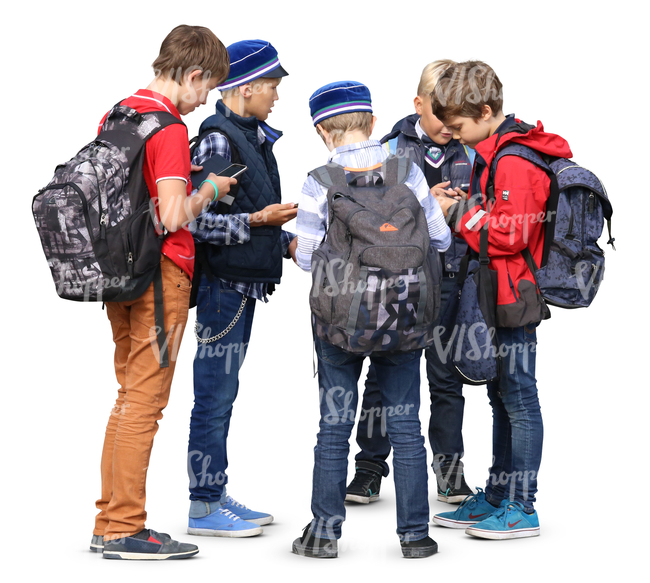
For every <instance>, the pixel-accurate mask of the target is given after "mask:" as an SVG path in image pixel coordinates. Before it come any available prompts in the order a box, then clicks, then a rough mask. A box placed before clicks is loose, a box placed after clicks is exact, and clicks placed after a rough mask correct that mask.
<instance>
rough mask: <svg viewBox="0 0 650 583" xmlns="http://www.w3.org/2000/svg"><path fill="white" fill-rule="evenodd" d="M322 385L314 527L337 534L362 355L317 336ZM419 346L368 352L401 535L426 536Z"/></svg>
mask: <svg viewBox="0 0 650 583" xmlns="http://www.w3.org/2000/svg"><path fill="white" fill-rule="evenodd" d="M316 353H317V355H318V380H319V386H320V393H319V398H320V413H321V418H320V431H319V433H318V438H317V443H316V447H315V448H314V477H313V489H312V499H311V509H312V513H313V515H314V519H313V521H312V532H313V533H314V535H315V536H317V537H320V538H328V539H338V538H340V536H341V525H342V523H343V521H344V520H345V505H344V500H345V486H346V478H347V470H348V453H349V451H350V444H349V439H350V434H351V433H352V428H353V427H354V418H355V414H356V410H357V403H358V393H357V382H358V380H359V376H360V374H361V368H362V365H363V360H364V357H363V356H362V355H359V354H353V353H351V352H346V351H344V350H341V349H340V348H337V347H335V346H332V345H331V344H329V343H327V342H323V341H321V340H320V339H318V338H316ZM420 356H421V351H419V350H417V351H414V352H406V353H381V354H374V355H371V356H370V360H371V362H372V364H373V366H374V367H375V370H376V371H377V375H378V378H379V390H380V392H381V399H382V403H383V406H384V407H385V410H384V416H383V418H384V421H385V427H386V430H387V432H388V439H389V441H390V444H391V446H392V447H393V470H394V478H395V491H396V498H397V534H398V535H399V537H400V540H411V541H414V540H420V539H423V538H425V537H426V536H427V534H428V531H429V527H428V519H429V502H428V499H427V495H428V494H427V463H426V451H425V449H424V438H423V437H422V435H421V433H420V419H419V416H418V411H419V408H420Z"/></svg>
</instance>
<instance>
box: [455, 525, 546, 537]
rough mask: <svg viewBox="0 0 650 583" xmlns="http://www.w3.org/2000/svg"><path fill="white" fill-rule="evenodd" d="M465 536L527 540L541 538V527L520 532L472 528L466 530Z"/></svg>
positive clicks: (524, 529)
mask: <svg viewBox="0 0 650 583" xmlns="http://www.w3.org/2000/svg"><path fill="white" fill-rule="evenodd" d="M465 534H469V535H471V536H475V537H478V538H488V539H490V540H507V539H511V538H527V537H529V536H539V526H538V527H537V528H520V529H518V530H511V531H502V530H484V529H481V528H472V527H471V526H470V527H469V528H467V529H466V530H465Z"/></svg>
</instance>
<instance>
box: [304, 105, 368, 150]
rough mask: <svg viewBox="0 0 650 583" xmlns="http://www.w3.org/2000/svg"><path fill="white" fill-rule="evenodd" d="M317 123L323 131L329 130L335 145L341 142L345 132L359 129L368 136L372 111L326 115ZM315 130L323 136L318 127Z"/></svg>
mask: <svg viewBox="0 0 650 583" xmlns="http://www.w3.org/2000/svg"><path fill="white" fill-rule="evenodd" d="M318 125H320V126H321V127H322V128H323V129H324V130H325V131H327V132H329V134H330V137H331V138H332V143H333V144H334V145H335V146H337V145H340V144H341V142H342V140H343V136H344V135H345V134H346V133H347V132H353V131H354V130H360V131H362V132H363V133H364V134H366V135H367V136H369V135H370V132H371V131H372V113H370V112H369V111H354V112H352V113H342V114H341V115H335V116H333V117H328V118H327V119H324V120H323V121H321V122H319V124H318ZM316 131H317V132H318V134H319V135H320V136H321V137H323V136H322V134H321V133H320V131H319V130H318V128H316Z"/></svg>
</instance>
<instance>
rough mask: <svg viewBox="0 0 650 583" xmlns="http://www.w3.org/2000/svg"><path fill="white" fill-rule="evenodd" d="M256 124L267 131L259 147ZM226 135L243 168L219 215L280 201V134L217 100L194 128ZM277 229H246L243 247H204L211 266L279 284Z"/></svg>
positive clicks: (234, 276) (231, 276) (232, 276)
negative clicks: (231, 196)
mask: <svg viewBox="0 0 650 583" xmlns="http://www.w3.org/2000/svg"><path fill="white" fill-rule="evenodd" d="M258 125H259V126H260V127H261V128H262V130H263V131H264V133H265V135H266V140H265V141H264V142H263V143H262V144H261V145H260V144H259V143H258V139H257V128H258ZM212 129H213V130H217V131H219V132H221V133H223V134H225V135H226V136H227V137H228V138H229V139H230V143H231V144H232V145H233V146H234V148H235V149H236V150H237V153H238V154H239V157H240V158H241V163H242V164H245V165H246V166H247V167H248V170H247V171H246V172H244V173H243V174H241V175H240V176H239V177H238V186H239V191H238V193H237V196H236V197H235V201H234V202H233V204H232V205H231V206H230V207H226V206H223V205H222V208H220V209H219V212H220V213H223V214H225V213H229V214H239V213H249V214H250V213H254V212H257V211H260V210H262V209H263V208H264V207H266V206H267V205H270V204H277V203H279V202H280V174H279V172H278V165H277V162H276V161H275V156H274V155H273V151H272V150H273V144H274V143H275V142H276V141H277V140H278V139H279V138H280V137H281V136H282V132H279V131H277V130H274V129H272V128H270V127H269V126H268V125H266V124H265V123H264V122H259V121H258V120H257V118H255V117H241V116H239V115H236V114H235V113H233V112H232V111H230V110H229V109H228V108H227V107H226V106H225V105H224V103H223V101H221V100H219V101H218V102H217V109H216V113H215V114H214V115H211V116H210V117H209V118H207V119H206V120H205V121H204V122H203V123H202V124H201V127H200V129H199V134H201V133H203V132H204V131H206V130H212ZM280 231H281V228H280V227H273V226H260V227H251V230H250V240H249V241H248V242H247V243H244V244H243V245H206V254H207V260H208V264H209V266H210V270H211V271H212V273H213V274H214V275H216V276H217V277H220V278H222V279H225V280H229V281H237V282H250V283H273V284H275V283H280V277H281V276H282V242H281V238H280Z"/></svg>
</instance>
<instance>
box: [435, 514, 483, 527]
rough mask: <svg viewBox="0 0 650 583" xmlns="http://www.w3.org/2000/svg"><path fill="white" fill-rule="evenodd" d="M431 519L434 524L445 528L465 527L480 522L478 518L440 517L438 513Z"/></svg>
mask: <svg viewBox="0 0 650 583" xmlns="http://www.w3.org/2000/svg"><path fill="white" fill-rule="evenodd" d="M431 520H432V521H433V522H434V524H437V525H438V526H445V527H447V528H467V527H468V526H474V525H475V524H478V523H479V522H480V521H479V520H452V519H451V518H442V517H440V516H438V515H436V516H434V517H433V518H432V519H431Z"/></svg>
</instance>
